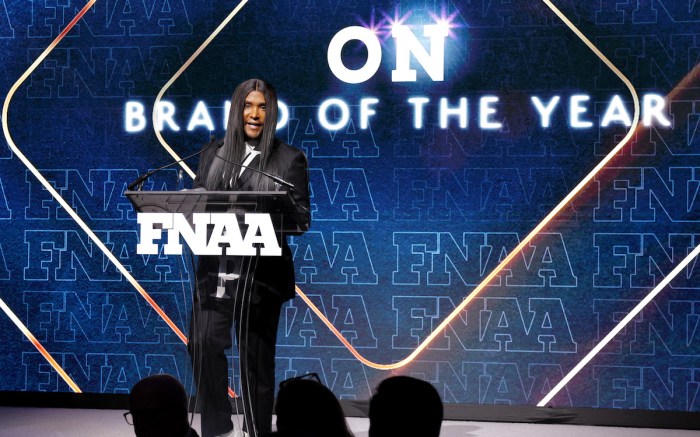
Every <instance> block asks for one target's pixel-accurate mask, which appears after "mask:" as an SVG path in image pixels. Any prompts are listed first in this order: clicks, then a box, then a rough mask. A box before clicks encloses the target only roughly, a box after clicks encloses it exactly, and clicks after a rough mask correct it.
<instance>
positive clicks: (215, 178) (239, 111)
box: [206, 79, 277, 191]
mask: <svg viewBox="0 0 700 437" xmlns="http://www.w3.org/2000/svg"><path fill="white" fill-rule="evenodd" d="M252 91H259V92H260V93H262V95H263V96H264V97H265V122H264V123H263V126H262V133H261V135H260V137H258V140H259V142H258V150H260V158H259V159H260V161H259V167H258V168H259V169H260V170H264V171H267V172H271V173H276V172H275V169H273V168H270V158H271V156H272V154H273V152H274V147H275V130H276V128H277V92H276V91H275V88H274V87H273V86H272V85H271V84H269V83H267V82H265V81H264V80H262V79H248V80H246V81H245V82H242V83H241V84H240V85H238V86H237V87H236V89H235V90H234V91H233V96H232V97H231V109H230V110H229V113H228V124H227V126H226V134H225V135H224V145H223V147H221V149H220V150H219V151H218V154H219V155H220V156H222V157H223V158H224V160H225V161H231V162H238V163H242V162H243V159H244V158H245V155H246V146H245V142H246V139H245V131H244V129H243V128H244V125H243V108H244V107H245V99H246V97H247V96H248V94H250V93H251V92H252ZM215 168H216V170H215V171H213V172H210V173H209V175H208V177H207V183H206V185H207V189H209V190H215V189H222V188H224V187H222V186H221V184H222V183H223V182H222V181H231V180H233V181H234V182H235V180H236V179H238V174H239V172H240V168H238V167H236V166H234V165H230V164H228V165H223V166H221V165H219V166H216V167H215ZM252 180H253V185H254V187H255V189H256V190H261V191H262V190H270V189H272V186H273V181H272V180H270V179H269V178H267V177H265V176H263V175H261V174H259V173H256V174H255V175H254V176H253V179H252Z"/></svg>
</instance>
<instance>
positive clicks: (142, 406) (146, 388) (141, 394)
mask: <svg viewBox="0 0 700 437" xmlns="http://www.w3.org/2000/svg"><path fill="white" fill-rule="evenodd" d="M129 412H130V413H131V417H132V420H133V425H134V432H135V433H136V436H137V437H194V436H197V432H196V431H194V430H193V429H191V428H190V424H189V421H188V415H187V394H186V393H185V388H184V387H183V386H182V384H181V383H180V381H178V380H177V379H175V378H174V377H172V376H170V375H165V374H158V375H151V376H148V377H146V378H144V379H142V380H141V381H139V382H137V383H136V384H135V385H134V387H133V388H132V389H131V394H130V396H129Z"/></svg>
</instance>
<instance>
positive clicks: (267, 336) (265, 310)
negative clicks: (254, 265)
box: [188, 283, 282, 437]
mask: <svg viewBox="0 0 700 437" xmlns="http://www.w3.org/2000/svg"><path fill="white" fill-rule="evenodd" d="M235 301H236V304H235V306H234V308H233V311H231V309H230V308H225V307H207V306H205V307H203V308H201V307H199V306H198V305H195V306H194V309H193V317H192V323H191V327H190V341H189V344H188V350H189V352H190V357H191V359H192V365H193V368H194V378H195V383H196V384H197V389H198V390H197V398H198V402H199V403H200V404H201V418H202V437H211V436H215V435H218V434H222V433H225V432H228V431H229V430H231V429H232V428H233V422H232V421H231V414H232V407H231V402H230V399H229V395H228V385H229V380H228V375H229V368H228V361H227V359H226V354H225V353H224V351H225V350H226V349H229V348H231V347H232V334H231V328H233V330H234V331H235V334H236V339H237V340H238V349H239V356H240V363H241V366H240V379H241V386H242V387H241V393H237V394H238V395H239V396H240V397H241V400H242V404H243V409H244V411H242V412H239V413H243V414H244V417H245V422H244V423H245V424H244V430H245V431H247V432H248V433H249V434H250V435H251V437H257V436H262V435H265V434H267V433H269V432H271V431H272V412H273V411H272V409H273V403H274V398H275V348H276V345H277V327H278V325H279V317H280V311H281V309H282V300H281V299H279V298H278V297H277V296H276V295H275V294H273V293H269V292H268V293H266V289H265V288H264V287H259V286H257V285H256V284H255V283H254V284H253V287H252V290H251V291H250V294H249V295H248V296H239V297H238V298H237V299H235ZM234 371H236V372H238V369H234ZM232 388H234V387H232Z"/></svg>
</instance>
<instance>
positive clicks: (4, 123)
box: [0, 0, 96, 393]
mask: <svg viewBox="0 0 700 437" xmlns="http://www.w3.org/2000/svg"><path fill="white" fill-rule="evenodd" d="M95 1H96V0H90V1H88V3H87V4H86V5H85V6H83V8H82V9H81V10H80V12H78V14H77V15H76V16H75V17H74V18H73V19H72V20H71V21H70V23H68V25H67V26H66V27H65V28H64V29H63V31H61V33H59V34H58V36H57V37H56V39H55V40H53V42H52V43H51V44H50V45H49V46H48V47H47V48H46V49H45V50H44V52H43V53H42V54H41V55H40V56H39V58H37V60H36V61H34V63H33V64H32V66H31V67H30V68H29V69H28V70H27V71H25V72H24V74H23V75H22V76H21V77H20V78H19V80H18V81H17V82H15V84H14V85H13V86H12V88H10V91H8V93H7V96H6V97H5V103H4V104H3V107H2V130H3V132H4V134H5V139H6V140H7V144H8V145H9V146H10V148H11V149H12V151H13V152H14V153H15V154H16V155H17V157H19V159H20V160H22V162H24V164H25V165H26V166H27V168H29V170H30V171H32V173H34V175H35V176H37V177H38V178H39V180H43V182H42V183H44V186H45V187H46V186H48V187H49V188H51V189H53V187H51V184H49V183H48V182H47V181H46V180H45V179H44V178H43V177H42V176H41V174H40V173H39V172H38V171H37V169H36V167H34V166H33V165H31V163H30V162H29V160H28V159H27V158H26V157H25V156H24V154H23V153H22V152H21V151H20V150H19V149H18V148H17V146H15V143H14V141H12V137H11V136H10V131H9V128H8V125H7V112H8V108H9V106H10V100H11V99H12V96H13V95H14V93H15V92H16V91H17V88H18V87H19V85H20V84H21V83H22V82H24V81H25V80H26V79H27V77H29V75H30V74H31V72H32V71H34V69H36V67H37V66H38V65H39V64H40V63H41V62H42V61H43V60H44V58H46V56H47V55H48V54H49V53H50V52H51V51H52V50H53V49H54V48H55V47H56V45H58V43H59V41H61V40H62V39H63V37H64V36H66V34H68V32H70V30H71V29H72V28H73V26H75V24H76V23H77V22H78V20H80V19H81V18H82V17H83V15H85V13H86V12H87V11H88V10H89V9H90V8H91V7H92V5H93V4H95ZM54 193H55V191H54ZM56 194H58V193H56ZM58 197H59V198H60V196H58ZM67 210H70V211H72V210H71V209H70V208H67ZM0 307H1V308H2V310H3V311H4V312H5V314H7V316H8V317H9V318H10V320H12V322H13V323H14V324H15V326H17V328H19V330H20V331H21V332H22V334H24V336H25V337H27V339H29V341H30V342H31V343H32V344H33V345H34V347H35V348H36V349H37V350H38V351H39V352H40V353H41V355H42V356H43V357H44V358H45V359H46V361H48V362H49V364H51V366H52V367H53V368H54V370H56V372H57V373H58V374H59V375H60V376H61V378H63V380H64V381H65V382H66V383H67V384H68V386H69V387H70V388H71V389H72V390H73V391H74V392H75V393H82V391H81V390H80V387H78V385H77V384H76V383H75V382H74V381H73V380H72V379H71V377H70V376H68V374H67V373H66V372H65V370H63V368H62V367H61V366H60V365H59V364H58V363H57V362H56V360H54V358H53V357H52V356H51V354H50V353H49V352H48V351H47V350H46V349H45V348H44V346H42V344H41V343H39V341H38V340H37V339H36V337H34V335H33V334H32V333H31V332H30V331H29V329H27V327H26V326H25V325H24V323H22V321H21V320H19V318H18V317H17V316H16V315H15V314H14V312H13V311H12V310H11V309H10V307H8V306H7V305H6V304H5V302H4V301H3V300H2V299H0Z"/></svg>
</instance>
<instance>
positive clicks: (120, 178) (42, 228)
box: [0, 0, 700, 411]
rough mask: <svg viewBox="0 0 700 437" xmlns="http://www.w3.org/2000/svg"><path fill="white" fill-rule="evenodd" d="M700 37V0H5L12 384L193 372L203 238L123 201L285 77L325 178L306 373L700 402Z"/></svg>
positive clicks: (172, 186)
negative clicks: (237, 91)
mask: <svg viewBox="0 0 700 437" xmlns="http://www.w3.org/2000/svg"><path fill="white" fill-rule="evenodd" d="M699 34H700V6H698V5H696V4H694V3H693V2H687V1H677V0H653V1H652V0H649V1H608V0H597V1H589V0H560V1H554V2H549V1H541V0H518V1H497V0H493V1H492V0H474V1H410V0H406V1H400V2H390V1H376V0H373V1H335V0H325V1H308V2H307V1H296V0H280V1H257V0H251V1H248V2H247V3H245V2H242V3H238V1H231V0H216V1H213V0H212V1H186V0H96V1H92V0H91V1H90V2H87V3H86V2H82V1H76V0H65V1H55V0H34V1H26V0H0V50H1V53H2V56H1V57H0V89H1V90H2V95H3V114H2V117H3V118H2V126H3V132H4V141H5V144H6V145H5V146H4V147H0V227H1V229H2V232H0V298H1V299H2V301H1V302H2V310H3V312H2V313H0V339H1V341H2V349H1V352H0V375H2V376H1V377H0V391H4V392H16V391H28V392H83V393H105V394H107V393H127V392H128V391H129V389H130V388H131V387H132V386H133V384H134V383H135V382H136V381H138V380H139V379H141V378H143V377H145V376H147V375H149V374H152V373H157V372H167V373H170V374H173V375H176V376H177V377H178V378H180V379H181V380H182V381H183V382H185V383H186V385H187V386H188V387H190V388H191V387H192V374H191V373H192V372H191V367H190V364H189V358H188V356H187V351H186V347H185V345H184V341H185V339H186V336H187V332H188V324H189V318H190V309H191V306H192V302H191V301H192V299H191V295H192V285H191V284H192V281H193V270H192V267H191V257H190V256H189V255H187V254H185V255H182V256H173V255H170V256H168V255H165V254H164V253H163V252H162V251H161V252H160V253H159V254H157V255H141V254H138V253H136V246H137V243H138V242H139V228H138V224H137V222H136V213H135V211H134V209H133V207H132V206H131V204H130V203H129V201H128V199H127V198H126V197H125V196H124V194H123V193H124V191H125V189H126V187H127V185H128V184H129V182H131V181H133V180H134V179H136V178H137V177H138V176H139V175H140V174H143V173H144V172H146V171H148V170H150V169H154V168H157V167H160V166H162V165H165V164H168V163H171V162H174V161H176V160H177V159H180V158H182V157H184V156H186V155H189V154H191V153H194V152H196V151H197V150H199V149H200V148H201V146H202V144H204V143H207V142H208V141H209V140H210V138H211V137H212V136H213V137H221V136H222V135H223V134H224V130H225V123H226V117H227V111H228V105H229V104H230V98H231V93H232V91H233V89H234V88H235V86H236V85H237V84H238V83H240V82H241V81H243V80H245V79H248V78H251V77H260V78H263V79H265V80H267V81H269V82H271V83H272V84H274V85H275V87H276V88H277V90H278V94H279V97H280V107H281V109H280V117H279V119H278V120H277V122H278V130H277V134H278V137H279V138H281V139H282V140H283V141H285V142H287V143H289V144H291V145H293V146H295V147H297V148H300V149H302V150H303V151H304V152H305V153H306V154H307V156H308V159H309V166H310V169H309V171H310V184H311V195H312V196H311V210H312V226H311V229H310V230H309V231H308V232H307V233H306V234H304V235H303V236H298V237H291V239H290V243H291V247H292V249H293V251H294V259H295V268H296V276H297V285H298V297H296V298H295V299H293V300H292V301H290V302H288V303H287V304H286V305H285V306H284V308H283V311H282V318H281V320H280V329H279V334H278V338H279V346H278V356H277V361H276V364H277V366H276V372H277V379H278V380H282V379H285V378H288V377H291V376H295V375H299V374H303V373H306V372H317V373H318V374H319V375H320V376H321V379H322V381H323V382H324V383H325V384H326V385H328V386H329V387H331V388H332V390H333V391H334V392H335V393H336V394H337V395H338V396H339V397H340V398H341V399H348V400H352V399H355V400H366V399H368V398H369V397H370V395H371V393H372V390H373V388H374V387H375V386H376V385H377V384H378V382H379V381H380V380H382V379H383V378H385V377H387V376H388V375H391V374H397V373H399V374H410V375H414V376H417V377H420V378H422V379H425V380H427V381H430V382H431V383H432V384H433V385H434V386H435V387H436V388H437V389H438V391H439V392H440V394H441V396H442V398H443V399H444V401H445V402H447V403H452V404H483V405H493V404H506V405H553V406H563V407H597V408H623V409H645V410H672V411H699V410H700V396H698V390H699V387H700V296H698V288H699V287H700V282H699V281H698V278H699V275H700V269H699V268H697V267H696V261H695V255H696V253H694V252H693V250H694V249H695V248H696V246H698V243H699V242H700V234H698V228H697V223H698V220H700V214H699V212H700V201H699V200H698V194H699V190H700V151H699V150H697V149H695V147H697V146H698V145H699V144H700V143H699V140H698V122H699V120H700V105H699V104H698V72H697V71H696V64H697V62H698V59H700V58H699V56H700V40H699V39H698V35H699ZM196 167H197V158H196V157H195V158H192V159H190V160H187V161H185V162H184V163H183V164H182V165H175V166H172V167H170V168H167V169H165V170H163V171H160V172H158V173H156V174H155V175H153V176H152V177H151V178H149V179H148V181H147V182H146V183H145V184H144V187H143V190H146V191H160V190H178V189H181V188H183V187H184V188H188V187H190V186H191V184H192V176H191V175H192V173H191V172H192V171H193V170H194V169H196ZM149 299H151V300H149ZM164 316H165V318H167V319H168V320H169V321H170V323H168V322H166V320H165V318H164ZM331 327H333V328H334V329H335V332H334V331H333V330H332V329H331ZM51 360H54V361H53V362H52V361H51ZM237 362H238V358H237V354H236V353H233V355H232V356H231V366H232V368H235V366H236V364H237ZM237 386H238V380H237V375H236V374H235V372H234V373H232V376H231V387H233V388H234V389H235V388H236V387H237Z"/></svg>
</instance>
